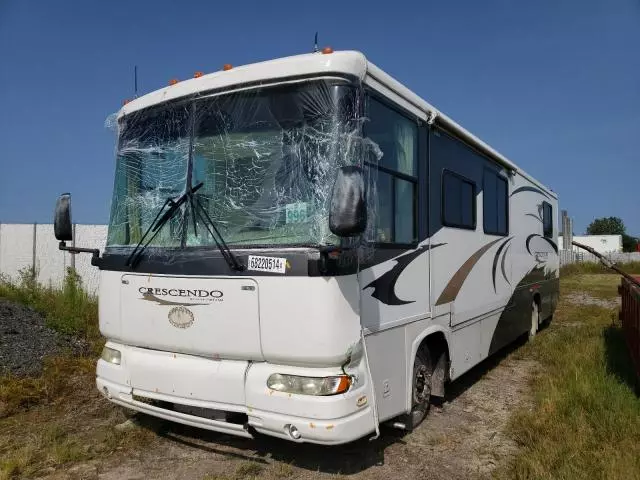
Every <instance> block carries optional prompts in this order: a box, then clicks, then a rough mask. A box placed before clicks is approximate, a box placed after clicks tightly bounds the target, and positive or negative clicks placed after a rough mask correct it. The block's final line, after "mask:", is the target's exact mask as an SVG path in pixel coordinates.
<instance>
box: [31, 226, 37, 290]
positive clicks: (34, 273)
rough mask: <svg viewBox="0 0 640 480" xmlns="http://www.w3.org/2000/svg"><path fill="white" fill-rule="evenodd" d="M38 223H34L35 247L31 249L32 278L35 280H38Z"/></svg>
mask: <svg viewBox="0 0 640 480" xmlns="http://www.w3.org/2000/svg"><path fill="white" fill-rule="evenodd" d="M37 232H38V222H33V246H32V249H31V277H32V279H33V280H35V279H36V277H37V274H36V247H37V239H38V233H37Z"/></svg>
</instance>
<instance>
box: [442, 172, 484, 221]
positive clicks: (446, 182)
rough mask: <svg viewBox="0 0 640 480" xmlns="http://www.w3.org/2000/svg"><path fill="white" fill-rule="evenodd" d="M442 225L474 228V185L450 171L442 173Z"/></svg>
mask: <svg viewBox="0 0 640 480" xmlns="http://www.w3.org/2000/svg"><path fill="white" fill-rule="evenodd" d="M442 224H443V225H446V226H447V227H455V228H467V229H469V230H475V228H476V184H475V183H473V182H472V181H471V180H468V179H466V178H464V177H463V176H461V175H458V174H457V173H454V172H452V171H451V170H443V172H442Z"/></svg>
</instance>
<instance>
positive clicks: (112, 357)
mask: <svg viewBox="0 0 640 480" xmlns="http://www.w3.org/2000/svg"><path fill="white" fill-rule="evenodd" d="M100 358H102V360H104V361H105V362H109V363H113V364H114V365H120V350H116V349H115V348H109V347H104V348H103V349H102V355H101V357H100Z"/></svg>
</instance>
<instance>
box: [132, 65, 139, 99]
mask: <svg viewBox="0 0 640 480" xmlns="http://www.w3.org/2000/svg"><path fill="white" fill-rule="evenodd" d="M133 97H134V98H138V66H137V65H134V66H133Z"/></svg>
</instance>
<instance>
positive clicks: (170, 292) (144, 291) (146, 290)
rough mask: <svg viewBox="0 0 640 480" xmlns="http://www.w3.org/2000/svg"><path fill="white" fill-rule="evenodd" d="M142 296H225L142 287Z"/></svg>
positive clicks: (198, 291) (195, 291) (212, 292)
mask: <svg viewBox="0 0 640 480" xmlns="http://www.w3.org/2000/svg"><path fill="white" fill-rule="evenodd" d="M138 292H140V293H141V294H142V295H155V296H169V297H198V298H222V296H223V295H224V294H223V293H222V291H220V290H201V289H198V290H191V289H189V290H182V289H176V288H158V287H156V288H152V287H140V288H139V289H138Z"/></svg>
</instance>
